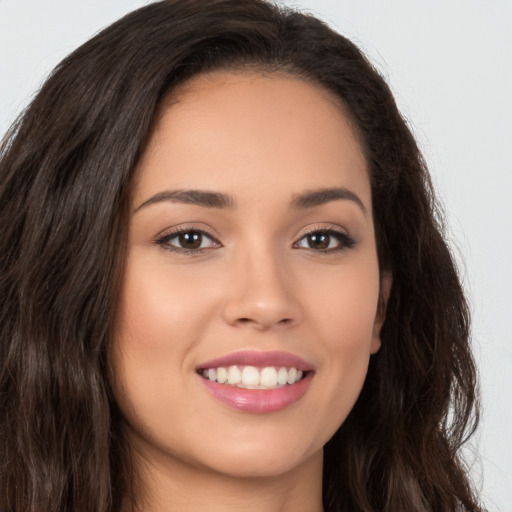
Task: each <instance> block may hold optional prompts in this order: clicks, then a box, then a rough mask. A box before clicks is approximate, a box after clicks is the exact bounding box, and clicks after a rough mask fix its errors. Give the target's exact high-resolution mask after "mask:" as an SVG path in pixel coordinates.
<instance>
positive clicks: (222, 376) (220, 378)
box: [217, 368, 228, 384]
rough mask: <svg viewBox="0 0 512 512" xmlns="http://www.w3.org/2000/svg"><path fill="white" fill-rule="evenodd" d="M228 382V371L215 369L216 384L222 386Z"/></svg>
mask: <svg viewBox="0 0 512 512" xmlns="http://www.w3.org/2000/svg"><path fill="white" fill-rule="evenodd" d="M227 380H228V371H227V370H226V368H217V382H220V383H221V384H224V382H226V381H227Z"/></svg>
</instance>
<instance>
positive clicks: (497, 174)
mask: <svg viewBox="0 0 512 512" xmlns="http://www.w3.org/2000/svg"><path fill="white" fill-rule="evenodd" d="M146 3H149V2H147V1H144V0H0V134H3V133H4V132H5V131H6V129H7V128H8V126H9V125H10V123H11V122H12V121H13V120H14V118H15V116H16V114H17V113H19V112H20V110H21V109H22V108H23V106H24V105H25V104H26V103H27V101H28V99H29V98H30V97H31V96H32V95H33V94H34V92H35V91H36V90H37V88H38V86H39V84H40V83H41V81H42V79H43V77H44V76H46V75H47V73H48V72H49V71H50V70H51V69H52V68H53V67H54V66H55V65H56V64H57V63H58V62H59V61H60V60H61V59H62V58H63V57H64V56H65V55H66V54H68V53H69V52H70V51H72V50H73V49H74V48H75V47H76V46H77V45H79V44H80V43H82V42H84V41H85V40H86V39H87V38H89V37H90V36H91V35H93V34H94V33H95V32H97V31H98V30H99V29H100V28H102V27H104V26H106V25H107V24H109V23H110V22H112V21H114V20H115V19H117V18H118V17H120V16H121V15H123V14H125V13H126V12H128V11H130V10H132V9H134V8H137V7H139V6H142V5H145V4H146ZM286 3H290V4H294V5H297V6H300V7H302V8H305V9H307V10H310V11H312V12H314V13H316V14H318V15H320V16H321V17H322V18H323V19H325V20H327V21H328V22H329V23H331V24H332V25H333V26H335V27H336V28H337V29H338V30H339V31H341V32H342V33H344V34H345V35H348V36H349V37H351V38H352V39H353V40H354V41H355V42H356V43H357V44H358V45H359V46H360V47H361V48H362V49H363V50H364V51H365V52H366V53H367V54H368V55H369V56H370V58H371V59H372V61H373V62H374V63H375V65H376V66H377V67H378V68H379V69H380V70H381V71H382V73H383V74H384V75H385V77H386V78H387V79H388V81H389V83H390V84H391V87H392V89H393V91H394V93H395V96H396V99H397V102H398V104H399V106H400V108H401V110H402V112H403V114H404V115H405V117H406V118H407V119H408V122H409V124H410V126H411V127H412V129H413V131H414V133H415V134H416V136H417V138H418V140H419V142H420V145H421V147H422V149H423V151H424V153H425V156H426V158H427V161H428V163H429V165H430V168H431V171H432V173H433V176H434V181H435V183H436V184H437V186H438V189H439V195H440V198H441V200H442V202H443V204H444V206H445V210H446V212H447V214H448V221H449V225H450V233H451V240H452V244H453V248H454V250H455V251H456V254H457V259H458V261H459V264H460V266H461V270H462V273H463V275H464V281H465V286H466V289H467V290H468V292H469V294H470V298H471V304H472V310H473V316H474V325H473V341H474V347H475V352H476V357H477V360H478V364H479V367H480V373H481V381H482V395H483V420H482V424H481V427H480V430H479V433H478V436H477V438H476V440H475V442H474V443H473V446H474V447H476V450H477V451H478V452H479V454H480V455H479V458H476V459H475V456H474V453H473V452H474V451H475V450H468V452H467V453H468V458H469V459H470V461H471V463H472V466H473V473H474V475H475V478H476V479H477V481H478V482H479V485H480V486H481V489H482V496H483V498H484V500H485V503H486V505H487V507H488V509H489V510H490V511H496V512H512V470H511V469H510V463H511V460H512V440H511V439H510V437H511V424H512V399H511V392H512V344H511V339H512V328H511V322H510V316H511V315H512V311H511V302H512V301H511V298H510V294H511V291H512V270H511V261H510V260H511V254H512V206H511V202H512V197H511V190H512V177H511V174H512V165H511V164H512V121H511V120H512V99H511V97H512V0H430V1H428V2H427V1H423V2H421V1H419V0H387V1H383V0H317V1H315V0H296V1H294V2H292V1H286Z"/></svg>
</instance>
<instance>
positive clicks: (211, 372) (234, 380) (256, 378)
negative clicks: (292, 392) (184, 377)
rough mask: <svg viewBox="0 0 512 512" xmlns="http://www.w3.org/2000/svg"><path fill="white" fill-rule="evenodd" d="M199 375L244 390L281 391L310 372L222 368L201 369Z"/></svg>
mask: <svg viewBox="0 0 512 512" xmlns="http://www.w3.org/2000/svg"><path fill="white" fill-rule="evenodd" d="M197 373H198V374H199V375H201V376H202V377H203V378H205V379H207V380H209V381H211V382H217V383H219V384H224V385H227V386H233V387H237V388H244V389H279V388H282V387H284V386H290V385H292V384H296V383H297V382H300V381H301V380H302V379H303V378H304V377H305V376H306V375H307V373H308V372H304V371H303V370H299V369H297V368H295V367H286V366H265V367H262V368H259V367H256V366H249V365H247V366H238V365H232V366H226V367H224V366H221V367H218V368H200V369H198V371H197Z"/></svg>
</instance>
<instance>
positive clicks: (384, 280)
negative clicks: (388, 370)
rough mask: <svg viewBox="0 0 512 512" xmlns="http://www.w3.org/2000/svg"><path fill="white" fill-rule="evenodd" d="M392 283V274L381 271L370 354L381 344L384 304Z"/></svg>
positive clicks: (376, 350) (384, 317) (384, 312)
mask: <svg viewBox="0 0 512 512" xmlns="http://www.w3.org/2000/svg"><path fill="white" fill-rule="evenodd" d="M392 284H393V276H392V275H391V272H383V273H382V276H381V278H380V294H379V303H378V305H377V313H376V314H375V322H374V324H373V336H372V343H371V345H370V353H371V354H376V353H377V352H378V351H379V349H380V347H381V345H382V341H381V339H380V330H381V329H382V324H383V323H384V320H385V319H386V306H387V304H388V299H389V294H390V293H391V285H392Z"/></svg>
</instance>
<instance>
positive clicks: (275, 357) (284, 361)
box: [197, 351, 314, 413]
mask: <svg viewBox="0 0 512 512" xmlns="http://www.w3.org/2000/svg"><path fill="white" fill-rule="evenodd" d="M233 365H238V366H247V365H251V366H256V367H265V366H276V367H279V366H286V367H294V368H297V369H298V370H302V371H304V372H307V373H306V374H305V376H304V378H303V379H302V380H300V381H299V382H297V383H295V384H291V385H285V386H283V387H280V388H276V389H245V388H238V387H236V386H229V385H226V384H219V383H218V382H212V381H210V380H208V379H205V378H204V377H201V376H200V375H199V374H198V378H199V379H200V380H201V382H202V383H203V385H204V386H205V387H206V389H207V390H208V392H209V393H211V394H212V395H213V396H214V397H215V398H216V399H217V400H219V401H220V402H222V403H224V404H226V405H228V406H229V407H232V408H234V409H238V410H239V411H244V412H248V413H271V412H277V411H280V410H282V409H285V408H286V407H289V406H290V405H292V404H294V403H295V402H297V401H298V400H300V398H302V396H304V394H305V393H306V391H307V390H308V388H309V385H310V384H311V381H312V379H313V374H314V372H313V366H312V365H311V364H309V363H307V362H306V361H304V359H301V358H300V357H298V356H295V355H293V354H289V353H288V352H277V351H273V352H260V351H242V352H235V353H233V354H229V355H227V356H225V357H221V358H218V359H213V360H211V361H208V362H206V363H204V364H201V365H200V366H198V368H197V370H198V372H199V371H200V370H201V369H205V368H218V367H220V366H222V367H228V366H233Z"/></svg>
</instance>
